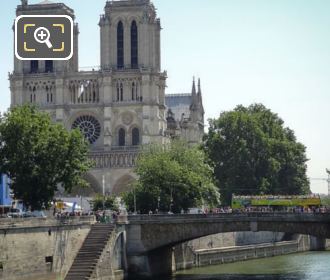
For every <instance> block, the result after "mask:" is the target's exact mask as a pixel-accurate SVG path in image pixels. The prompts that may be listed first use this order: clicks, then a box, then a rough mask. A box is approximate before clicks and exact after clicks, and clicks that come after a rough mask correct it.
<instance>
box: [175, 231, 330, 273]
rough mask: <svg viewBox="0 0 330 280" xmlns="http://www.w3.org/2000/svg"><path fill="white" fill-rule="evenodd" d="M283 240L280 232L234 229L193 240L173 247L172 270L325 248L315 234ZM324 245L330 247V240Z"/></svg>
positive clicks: (294, 236)
mask: <svg viewBox="0 0 330 280" xmlns="http://www.w3.org/2000/svg"><path fill="white" fill-rule="evenodd" d="M282 239H285V234H284V233H280V232H275V233H273V232H231V233H219V234H214V235H209V236H205V237H202V238H198V239H194V240H191V241H189V242H185V243H182V244H179V245H177V246H175V247H174V254H173V256H174V259H175V261H174V264H175V265H174V266H173V270H182V269H188V268H192V267H198V266H206V265H212V264H222V263H228V262H235V261H242V260H249V259H255V258H264V257H272V256H278V255H284V254H290V253H298V252H303V251H309V250H320V249H322V248H320V244H319V241H320V240H319V239H318V238H316V237H313V236H308V235H299V234H297V235H293V236H292V237H291V239H292V240H289V241H282ZM322 245H323V244H321V247H322ZM325 247H326V248H327V247H330V239H327V240H326V244H325Z"/></svg>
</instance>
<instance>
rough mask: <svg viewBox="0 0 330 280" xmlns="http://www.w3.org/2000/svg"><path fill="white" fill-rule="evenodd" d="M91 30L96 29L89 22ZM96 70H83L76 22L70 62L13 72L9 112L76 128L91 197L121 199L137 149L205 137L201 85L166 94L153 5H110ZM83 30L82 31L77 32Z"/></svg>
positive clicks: (36, 11)
mask: <svg viewBox="0 0 330 280" xmlns="http://www.w3.org/2000/svg"><path fill="white" fill-rule="evenodd" d="M21 2H22V3H21V5H19V6H17V9H16V15H17V16H19V15H47V14H48V15H62V14H63V15H68V16H70V17H71V18H72V19H73V20H75V15H74V10H73V9H71V8H70V7H68V6H66V5H65V4H63V3H53V2H51V1H48V0H46V1H43V2H41V3H39V4H29V3H28V1H27V0H22V1H21ZM91 24H93V23H91ZM99 26H100V40H101V41H100V42H101V44H100V45H101V50H100V52H101V53H100V56H101V57H100V61H101V65H100V67H99V69H92V70H91V71H80V70H79V60H78V51H79V47H78V36H79V28H78V23H75V24H74V35H73V36H74V46H73V49H74V53H73V57H72V58H71V59H70V60H67V61H51V60H40V61H37V60H32V61H22V60H18V59H17V58H16V57H15V58H14V59H15V62H14V71H13V72H12V73H11V74H10V76H9V79H10V90H11V106H15V105H21V104H24V103H33V104H36V106H38V107H39V108H40V109H41V110H43V111H46V112H48V113H49V114H50V116H51V118H52V119H53V121H54V122H58V123H62V124H63V125H64V126H65V127H66V128H67V129H69V130H70V129H74V128H79V129H80V130H81V132H82V133H83V134H84V136H85V137H86V139H87V140H88V141H89V143H90V158H91V159H92V160H94V161H95V167H94V168H93V169H92V170H90V172H89V173H88V174H87V175H86V178H85V179H86V180H87V181H88V182H89V183H90V185H91V193H93V192H102V189H103V186H104V188H105V192H106V193H111V194H118V193H120V192H122V191H125V190H126V189H127V187H128V186H129V184H130V183H131V182H132V181H134V180H135V179H136V175H135V174H134V164H135V159H136V156H137V154H138V151H139V146H140V145H144V144H148V143H160V144H161V143H167V142H168V141H170V139H172V138H181V139H184V140H186V141H187V142H188V143H191V144H194V143H198V142H200V141H201V139H202V135H203V132H204V109H203V104H202V93H201V86H200V81H199V80H198V82H197V86H196V85H195V81H193V85H192V91H191V93H187V94H168V95H166V94H165V88H166V79H167V73H166V72H165V71H164V72H162V71H161V47H160V46H161V45H160V32H161V24H160V19H159V18H157V15H156V9H155V7H154V5H153V4H152V3H151V1H150V0H122V1H107V2H106V4H105V8H104V14H103V15H102V16H101V17H100V20H99ZM81 32H84V31H83V30H81Z"/></svg>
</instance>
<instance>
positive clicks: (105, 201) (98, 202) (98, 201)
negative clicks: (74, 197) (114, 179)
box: [93, 194, 119, 211]
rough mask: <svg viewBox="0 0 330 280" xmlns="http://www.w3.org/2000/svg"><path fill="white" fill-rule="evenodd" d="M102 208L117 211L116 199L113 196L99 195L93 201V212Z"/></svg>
mask: <svg viewBox="0 0 330 280" xmlns="http://www.w3.org/2000/svg"><path fill="white" fill-rule="evenodd" d="M103 206H104V207H103ZM103 208H104V209H107V210H114V211H118V209H119V207H118V203H117V201H116V198H115V197H114V196H106V197H103V196H102V195H99V194H98V195H96V196H95V197H94V199H93V211H97V210H102V209H103Z"/></svg>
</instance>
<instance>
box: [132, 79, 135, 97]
mask: <svg viewBox="0 0 330 280" xmlns="http://www.w3.org/2000/svg"><path fill="white" fill-rule="evenodd" d="M132 100H135V83H134V82H133V83H132Z"/></svg>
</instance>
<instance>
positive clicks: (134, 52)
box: [131, 20, 138, 69]
mask: <svg viewBox="0 0 330 280" xmlns="http://www.w3.org/2000/svg"><path fill="white" fill-rule="evenodd" d="M131 67H132V68H134V69H136V68H138V29H137V25H136V21H135V20H133V22H132V25H131Z"/></svg>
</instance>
